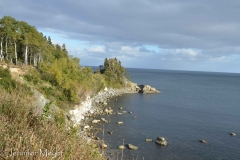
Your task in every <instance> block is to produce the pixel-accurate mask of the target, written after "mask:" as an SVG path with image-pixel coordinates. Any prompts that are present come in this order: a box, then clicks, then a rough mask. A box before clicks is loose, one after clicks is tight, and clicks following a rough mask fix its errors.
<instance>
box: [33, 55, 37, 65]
mask: <svg viewBox="0 0 240 160" xmlns="http://www.w3.org/2000/svg"><path fill="white" fill-rule="evenodd" d="M33 65H34V66H35V67H37V55H36V53H35V54H34V55H33Z"/></svg>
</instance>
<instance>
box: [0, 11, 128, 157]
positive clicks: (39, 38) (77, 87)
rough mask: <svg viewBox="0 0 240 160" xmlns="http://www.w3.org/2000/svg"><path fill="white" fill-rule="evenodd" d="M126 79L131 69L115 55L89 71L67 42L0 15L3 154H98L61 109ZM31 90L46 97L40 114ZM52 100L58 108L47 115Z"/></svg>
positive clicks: (89, 155)
mask: <svg viewBox="0 0 240 160" xmlns="http://www.w3.org/2000/svg"><path fill="white" fill-rule="evenodd" d="M6 64H7V65H6ZM2 66H5V68H6V69H5V68H3V67H2ZM6 66H7V67H6ZM7 68H9V69H11V68H17V69H20V70H21V73H17V74H16V75H14V74H12V75H11V73H10V72H9V69H7ZM19 79H20V80H19ZM127 80H129V74H128V72H127V70H126V69H124V67H123V66H122V65H121V62H120V61H118V60H117V59H116V58H110V59H105V61H104V65H101V66H100V68H99V70H98V71H95V72H93V71H92V68H90V67H88V68H87V67H82V66H80V59H79V58H74V57H72V56H71V55H69V54H68V51H67V49H66V46H65V44H63V45H62V46H60V45H58V44H55V45H54V44H53V43H52V41H51V38H50V37H46V36H44V35H43V34H42V33H40V32H38V31H37V29H36V28H35V27H34V26H31V25H29V24H28V23H26V22H24V21H18V20H16V19H14V18H13V17H10V16H4V17H3V18H2V19H0V130H1V133H0V134H1V135H0V137H1V138H0V151H1V154H0V156H1V158H6V156H7V155H9V154H10V153H11V151H14V152H23V151H27V150H29V151H40V150H44V149H47V150H48V152H49V153H58V152H62V153H59V154H61V156H60V157H59V155H58V156H57V157H55V158H56V159H102V158H101V156H100V154H99V152H98V149H97V148H96V146H94V144H92V143H88V142H87V141H86V140H85V139H84V138H83V137H81V136H79V133H78V131H79V128H78V126H75V127H73V126H72V125H71V124H70V122H68V123H67V122H66V116H65V115H64V112H65V111H68V110H69V109H70V108H72V107H73V106H74V105H76V104H79V103H80V102H81V100H85V96H86V95H94V94H95V93H97V92H99V91H100V90H102V89H104V88H105V87H113V88H119V87H122V86H125V85H126V84H127V83H126V82H127ZM33 90H38V91H39V92H41V93H42V94H43V95H45V97H47V98H48V99H49V100H50V104H47V105H46V106H45V107H44V110H43V114H39V113H38V109H36V97H35V96H34V94H33ZM52 103H54V104H56V105H57V106H58V107H59V112H56V113H54V114H52V113H51V115H50V114H49V113H48V110H49V107H50V106H51V104H52ZM49 117H51V118H49ZM2 153H4V154H2ZM39 156H40V155H39V154H36V155H34V156H33V158H39ZM51 156H54V155H51ZM55 156H56V155H55ZM14 158H17V159H21V158H22V159H25V158H26V157H23V156H22V155H17V156H16V157H14ZM28 158H29V157H28ZM48 158H49V157H48ZM50 159H51V157H50Z"/></svg>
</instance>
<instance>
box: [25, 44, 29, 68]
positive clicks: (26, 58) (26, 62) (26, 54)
mask: <svg viewBox="0 0 240 160" xmlns="http://www.w3.org/2000/svg"><path fill="white" fill-rule="evenodd" d="M24 64H26V65H27V64H28V46H27V45H26V47H25V58H24Z"/></svg>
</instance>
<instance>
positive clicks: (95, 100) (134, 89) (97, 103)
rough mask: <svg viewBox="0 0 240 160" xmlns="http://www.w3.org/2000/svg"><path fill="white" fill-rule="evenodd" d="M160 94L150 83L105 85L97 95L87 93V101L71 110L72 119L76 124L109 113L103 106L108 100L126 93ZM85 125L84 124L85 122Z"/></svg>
mask: <svg viewBox="0 0 240 160" xmlns="http://www.w3.org/2000/svg"><path fill="white" fill-rule="evenodd" d="M136 93H138V94H139V93H140V94H158V93H161V92H160V91H159V90H157V89H156V88H154V87H151V86H149V85H138V84H137V83H133V82H128V87H122V88H119V89H114V88H109V89H108V88H107V87H105V89H104V91H100V92H98V93H97V95H95V96H93V97H92V98H91V97H90V95H87V98H86V100H85V101H83V102H82V103H81V104H80V105H76V106H75V109H73V110H69V113H70V115H71V120H72V121H73V122H74V124H75V125H77V124H82V123H83V122H82V120H84V119H86V117H93V116H96V115H102V114H108V112H109V111H107V110H103V109H102V108H101V106H107V105H108V102H109V101H110V100H111V99H113V98H115V97H120V96H122V95H124V94H136ZM83 125H84V124H83Z"/></svg>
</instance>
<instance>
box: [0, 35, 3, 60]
mask: <svg viewBox="0 0 240 160" xmlns="http://www.w3.org/2000/svg"><path fill="white" fill-rule="evenodd" d="M2 42H3V37H2V38H1V50H0V60H1V61H2V60H3V59H4V56H3V46H2Z"/></svg>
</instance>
